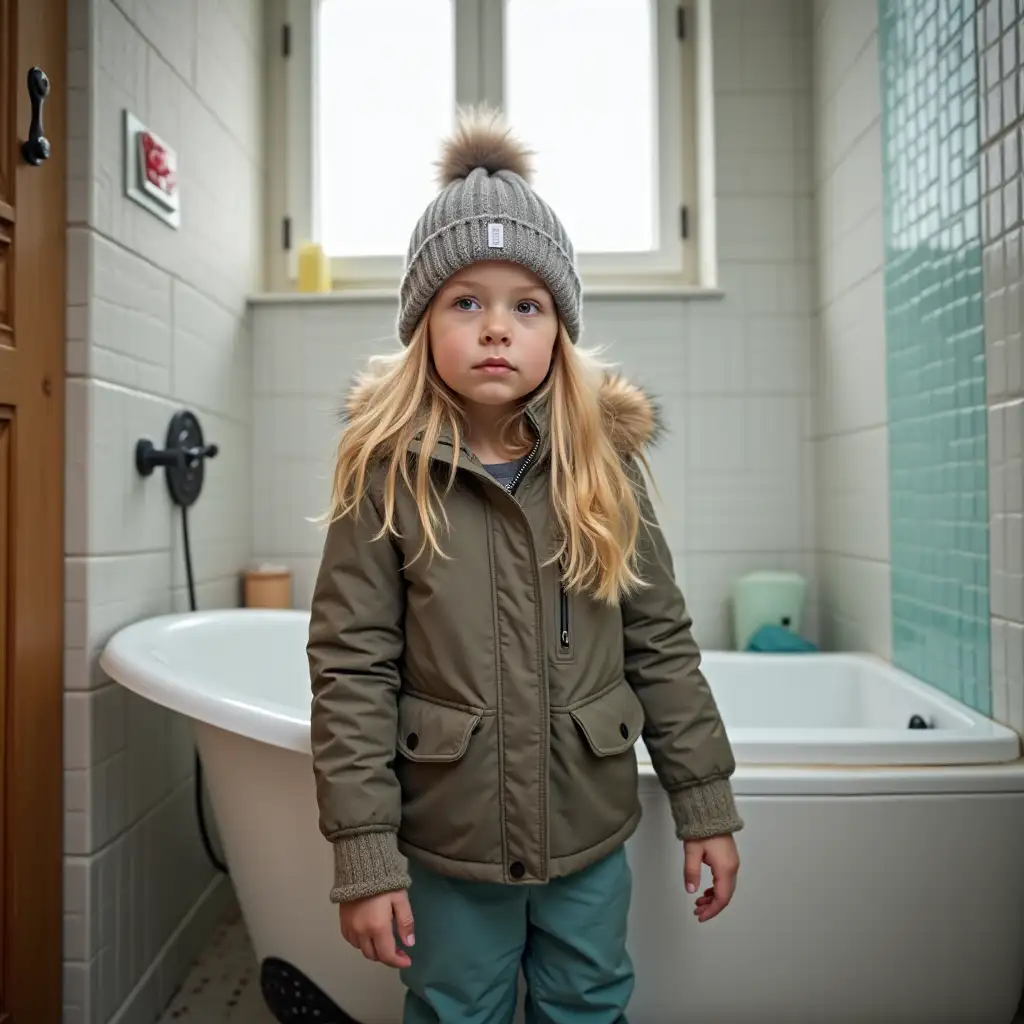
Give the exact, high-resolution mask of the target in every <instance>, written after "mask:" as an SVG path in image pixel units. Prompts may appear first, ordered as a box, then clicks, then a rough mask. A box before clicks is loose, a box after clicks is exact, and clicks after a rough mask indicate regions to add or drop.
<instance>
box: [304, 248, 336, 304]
mask: <svg viewBox="0 0 1024 1024" xmlns="http://www.w3.org/2000/svg"><path fill="white" fill-rule="evenodd" d="M298 288H299V291H300V292H329V291H330V290H331V264H330V261H329V260H328V259H327V254H326V253H325V252H324V250H323V246H321V245H319V244H318V243H317V242H303V243H302V245H300V246H299V281H298Z"/></svg>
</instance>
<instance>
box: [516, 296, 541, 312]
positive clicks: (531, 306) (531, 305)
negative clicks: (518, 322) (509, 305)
mask: <svg viewBox="0 0 1024 1024" xmlns="http://www.w3.org/2000/svg"><path fill="white" fill-rule="evenodd" d="M516 309H517V310H518V311H519V312H520V313H522V314H523V316H529V315H530V314H531V313H539V312H540V306H539V305H538V304H537V303H536V302H534V301H533V299H523V301H522V302H520V303H519V305H518V306H517V307H516Z"/></svg>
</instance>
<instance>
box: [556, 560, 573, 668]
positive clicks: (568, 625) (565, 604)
mask: <svg viewBox="0 0 1024 1024" xmlns="http://www.w3.org/2000/svg"><path fill="white" fill-rule="evenodd" d="M574 604H575V600H574V598H573V595H572V594H570V593H569V591H568V590H566V589H565V586H564V585H563V583H562V581H561V580H560V579H559V581H558V583H557V590H556V592H555V623H554V626H555V629H554V633H555V657H556V658H557V659H558V661H563V662H568V661H573V660H574V659H575V657H576V637H575V632H574V628H573V627H574V622H573V618H574V616H573V611H574V610H575V609H574Z"/></svg>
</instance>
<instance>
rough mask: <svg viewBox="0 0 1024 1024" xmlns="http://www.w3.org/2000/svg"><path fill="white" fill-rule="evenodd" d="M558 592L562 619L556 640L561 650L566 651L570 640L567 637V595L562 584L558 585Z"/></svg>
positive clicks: (569, 637)
mask: <svg viewBox="0 0 1024 1024" xmlns="http://www.w3.org/2000/svg"><path fill="white" fill-rule="evenodd" d="M558 590H559V595H560V597H561V599H562V617H561V622H560V628H559V630H558V638H559V640H560V642H561V644H562V650H563V651H567V650H568V649H569V641H570V640H571V639H572V637H571V636H570V635H569V595H568V594H567V593H566V592H565V584H564V583H563V584H560V585H559V588H558Z"/></svg>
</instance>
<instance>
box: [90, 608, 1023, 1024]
mask: <svg viewBox="0 0 1024 1024" xmlns="http://www.w3.org/2000/svg"><path fill="white" fill-rule="evenodd" d="M307 624H308V613H305V612H299V611H295V612H286V611H262V610H247V609H237V610H226V611H215V612H200V613H187V614H183V615H168V616H161V617H158V618H154V619H148V620H144V621H140V622H138V623H136V624H134V625H131V626H128V627H126V628H124V629H122V630H121V631H120V632H119V633H118V634H117V635H116V636H114V637H113V638H112V640H111V641H110V643H109V644H108V646H107V648H106V650H105V652H104V654H103V656H102V661H101V663H102V666H103V668H104V669H105V671H106V672H107V673H108V674H109V675H110V676H112V677H113V678H114V679H116V680H118V681H119V682H120V683H121V684H123V685H124V686H126V687H128V688H129V689H131V690H133V691H134V692H136V693H138V694H140V695H142V696H143V697H146V698H148V699H149V700H152V701H155V702H156V703H158V704H161V705H164V706H165V707H168V708H171V709H173V710H175V711H178V712H180V713H181V714H183V715H186V716H188V717H189V718H190V719H191V720H192V721H193V723H194V727H195V734H196V737H197V741H198V744H199V749H200V754H201V757H202V760H203V764H204V768H205V771H206V775H207V780H208V785H209V790H210V799H211V801H212V804H213V810H214V814H215V815H216V820H217V826H218V829H219V832H220V834H221V836H222V840H223V844H224V850H225V854H226V856H227V860H228V864H229V868H230V872H231V875H232V878H233V880H234V884H235V888H236V892H237V894H238V898H239V902H240V904H241V907H242V910H243V913H244V916H245V921H246V924H247V926H248V928H249V932H250V934H251V938H252V942H253V945H254V947H255V950H256V953H257V955H258V957H259V958H260V959H261V960H263V959H264V958H267V957H273V958H279V959H280V960H283V961H286V962H287V963H289V964H291V965H293V966H294V967H295V968H297V969H298V970H299V971H301V972H302V973H303V974H304V975H306V976H307V977H308V978H309V979H311V980H312V981H313V982H315V983H316V984H317V985H318V986H319V987H320V988H321V989H322V990H324V991H325V992H326V993H327V994H328V995H329V996H330V997H331V999H333V1000H334V1002H335V1003H336V1004H337V1005H338V1006H339V1007H341V1008H342V1009H343V1010H344V1011H345V1012H347V1013H348V1014H349V1015H351V1017H352V1018H354V1020H355V1021H358V1022H359V1024H396V1022H398V1021H399V1020H400V1019H401V1003H402V990H401V987H400V982H399V979H398V976H397V974H395V973H394V972H392V971H389V970H388V969H386V968H384V967H381V966H379V965H376V964H370V963H367V962H366V961H364V960H363V959H362V957H361V956H360V955H359V954H358V953H356V952H355V951H354V950H352V949H351V948H350V947H348V946H347V945H346V944H345V943H344V942H343V940H342V938H341V936H340V934H339V931H338V922H337V909H336V908H335V907H334V906H332V905H331V904H330V903H329V902H328V890H329V887H330V883H331V869H332V864H331V856H330V849H329V847H328V845H327V843H326V842H325V841H324V840H323V839H322V838H321V836H320V833H319V831H318V828H317V809H316V802H315V795H314V786H313V776H312V769H311V761H310V755H309V701H310V692H309V681H308V673H307V664H306V656H305V642H306V629H307ZM705 667H706V672H707V676H708V679H709V682H710V684H711V687H712V690H713V691H714V693H715V695H716V697H717V699H718V701H719V705H720V707H721V710H722V714H723V718H724V719H725V722H726V725H727V727H728V729H729V733H730V736H731V739H732V742H733V745H734V748H735V751H736V757H737V761H738V765H739V767H738V770H737V772H736V775H735V777H734V785H735V790H736V793H737V797H738V801H739V806H740V811H741V813H742V815H743V817H744V818H745V820H746V829H745V830H744V831H742V832H741V833H739V834H738V836H737V842H738V844H739V848H740V856H741V860H742V867H741V870H740V878H739V885H738V888H737V892H736V895H735V898H734V901H733V904H732V906H731V907H729V908H728V910H727V911H726V912H725V913H724V914H723V915H722V916H721V917H719V918H718V919H716V920H714V921H712V922H710V923H708V924H705V925H698V924H697V923H696V922H695V920H694V919H693V917H692V907H693V897H690V896H687V895H686V893H685V891H684V889H683V884H682V850H681V847H680V845H679V844H678V843H677V842H676V841H675V839H674V837H673V835H672V829H671V819H670V815H669V810H668V803H667V801H666V800H665V798H664V797H663V795H662V792H661V790H660V789H659V788H658V785H657V782H656V780H655V778H654V775H653V772H652V770H651V768H650V765H649V763H646V752H645V751H644V750H643V747H642V745H641V747H640V749H639V750H638V753H639V754H640V757H641V772H642V778H641V786H642V792H643V804H644V811H645V814H644V819H643V822H642V824H641V826H640V829H639V831H638V833H637V834H636V835H635V837H634V838H633V839H632V840H630V842H629V845H628V850H629V855H630V859H631V863H632V865H633V869H634V876H635V896H634V904H633V911H632V919H631V934H630V943H631V951H632V954H633V958H634V961H635V965H636V971H637V988H636V995H635V998H634V1002H633V1005H632V1007H631V1012H630V1018H631V1020H633V1021H636V1022H637V1024H676V1022H683V1021H694V1022H700V1024H719V1022H720V1024H768V1022H779V1024H831V1022H849V1024H865V1022H868V1021H885V1022H886V1024H903V1022H907V1024H909V1022H914V1024H918V1022H928V1024H939V1022H950V1024H954V1022H956V1024H963V1022H965V1021H970V1022H971V1024H1008V1022H1009V1021H1010V1020H1011V1018H1012V1017H1013V1013H1014V1010H1015V1008H1016V1006H1017V1001H1018V999H1019V997H1020V993H1021V987H1022V981H1024V766H1022V763H1021V762H1020V761H1019V760H1018V757H1019V743H1018V738H1017V736H1016V734H1015V733H1014V732H1012V731H1011V730H1009V729H1006V728H1003V727H1002V726H1000V725H998V724H996V723H994V722H992V721H990V720H989V719H987V718H985V717H983V716H981V715H978V714H976V713H974V712H973V711H971V710H969V709H968V708H966V707H964V706H963V705H961V704H958V703H957V702H955V701H952V700H950V699H948V698H946V697H945V696H944V695H942V694H940V693H939V692H938V691H936V690H934V689H932V688H930V687H928V686H925V685H923V684H920V683H918V682H917V681H915V680H914V679H911V678H909V677H908V676H906V675H904V674H902V673H900V672H898V671H895V670H894V669H892V668H891V667H889V666H888V665H887V664H885V663H883V662H879V661H876V660H874V659H871V658H868V657H861V656H853V655H826V654H821V655H819V654H809V655H747V654H732V653H729V654H723V653H716V652H711V653H708V654H707V655H706V659H705ZM914 715H920V716H921V718H922V719H923V720H924V721H925V723H926V724H928V725H930V726H932V728H926V729H910V728H908V725H909V722H910V720H911V718H912V716H914Z"/></svg>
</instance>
